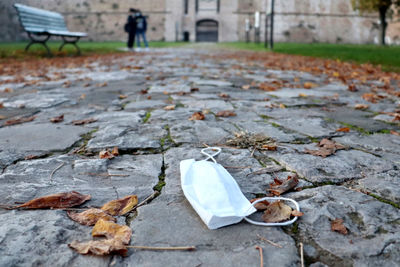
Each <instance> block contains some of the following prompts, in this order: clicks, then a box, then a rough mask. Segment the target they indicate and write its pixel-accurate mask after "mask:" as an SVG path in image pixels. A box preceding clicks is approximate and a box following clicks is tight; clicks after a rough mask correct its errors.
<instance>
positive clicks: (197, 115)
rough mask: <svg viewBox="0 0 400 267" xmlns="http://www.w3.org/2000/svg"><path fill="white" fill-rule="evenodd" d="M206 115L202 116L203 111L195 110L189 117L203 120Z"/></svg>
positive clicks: (192, 119)
mask: <svg viewBox="0 0 400 267" xmlns="http://www.w3.org/2000/svg"><path fill="white" fill-rule="evenodd" d="M205 118H206V117H205V116H204V114H203V112H201V111H197V112H195V113H193V114H192V116H191V117H190V118H189V120H190V121H194V120H197V121H202V120H204V119H205Z"/></svg>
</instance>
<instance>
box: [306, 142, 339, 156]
mask: <svg viewBox="0 0 400 267" xmlns="http://www.w3.org/2000/svg"><path fill="white" fill-rule="evenodd" d="M318 146H319V149H318V150H309V149H305V150H304V152H305V153H307V154H311V155H313V156H319V157H323V158H326V157H328V156H330V155H333V154H335V152H336V151H337V150H341V149H345V146H343V145H341V144H338V143H335V142H333V141H331V140H329V139H326V138H325V139H322V140H321V141H320V142H319V143H318Z"/></svg>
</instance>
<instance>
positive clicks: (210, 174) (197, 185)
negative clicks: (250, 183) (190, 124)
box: [180, 147, 300, 229]
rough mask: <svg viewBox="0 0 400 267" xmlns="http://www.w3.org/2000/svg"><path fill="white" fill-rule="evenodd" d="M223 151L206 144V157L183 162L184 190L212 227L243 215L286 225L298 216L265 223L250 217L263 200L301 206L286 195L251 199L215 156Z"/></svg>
mask: <svg viewBox="0 0 400 267" xmlns="http://www.w3.org/2000/svg"><path fill="white" fill-rule="evenodd" d="M208 152H210V153H213V154H209V153H208ZM220 152H221V148H218V147H209V148H205V149H203V150H201V153H202V154H203V155H205V156H206V157H207V158H206V159H204V160H200V161H196V160H194V159H187V160H183V161H181V163H180V171H181V186H182V190H183V193H184V194H185V197H186V198H187V200H188V201H189V202H190V204H191V205H192V207H193V208H194V209H195V211H196V212H197V214H198V215H199V216H200V218H201V219H202V220H203V222H204V223H205V224H206V225H207V227H208V228H209V229H217V228H220V227H223V226H226V225H231V224H235V223H238V222H240V221H242V220H243V219H245V220H246V221H247V222H249V223H251V224H255V225H262V226H284V225H289V224H292V223H294V222H295V221H296V220H297V217H294V218H293V219H292V220H289V221H285V222H280V223H264V222H257V221H254V220H251V219H249V218H247V216H249V215H251V214H253V213H255V212H256V211H257V210H256V209H255V208H254V205H255V204H257V203H259V202H261V201H264V200H270V201H275V200H285V201H290V202H292V203H293V204H294V206H295V207H296V209H297V210H298V211H300V208H299V205H298V204H297V202H296V201H294V200H292V199H288V198H283V197H265V198H261V199H259V200H257V201H255V202H253V203H250V201H249V200H248V199H247V198H246V197H245V196H244V195H243V193H242V191H241V190H240V188H239V185H238V184H237V182H236V181H235V179H233V177H232V176H231V175H230V174H229V172H228V171H227V170H226V169H225V168H224V167H223V166H221V165H220V164H218V163H217V161H216V160H215V158H214V157H216V156H217V155H218V154H219V153H220ZM209 160H211V161H209Z"/></svg>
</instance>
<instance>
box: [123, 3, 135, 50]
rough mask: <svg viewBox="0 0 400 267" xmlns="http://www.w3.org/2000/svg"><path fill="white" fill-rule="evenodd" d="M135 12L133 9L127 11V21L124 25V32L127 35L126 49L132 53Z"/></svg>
mask: <svg viewBox="0 0 400 267" xmlns="http://www.w3.org/2000/svg"><path fill="white" fill-rule="evenodd" d="M136 13H137V10H136V9H134V8H130V9H129V16H128V21H127V23H126V24H125V27H124V28H125V32H127V33H128V49H129V50H130V51H134V49H133V44H134V43H135V36H136V29H137V22H136Z"/></svg>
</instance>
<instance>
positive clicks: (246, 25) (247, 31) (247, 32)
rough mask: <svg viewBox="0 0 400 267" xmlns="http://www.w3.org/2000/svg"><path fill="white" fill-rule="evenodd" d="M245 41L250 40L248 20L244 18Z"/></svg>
mask: <svg viewBox="0 0 400 267" xmlns="http://www.w3.org/2000/svg"><path fill="white" fill-rule="evenodd" d="M245 31H246V43H248V42H250V20H249V19H246V20H245Z"/></svg>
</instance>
